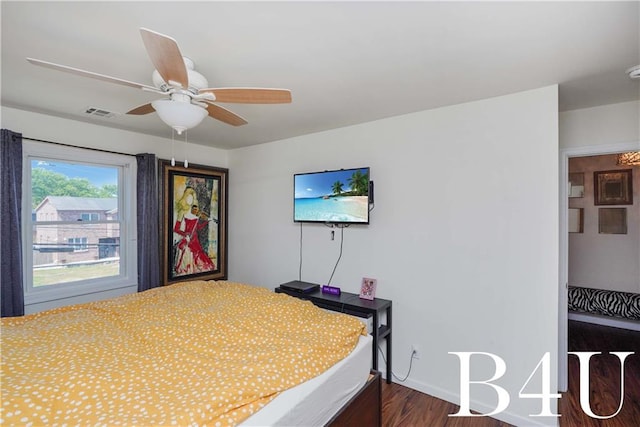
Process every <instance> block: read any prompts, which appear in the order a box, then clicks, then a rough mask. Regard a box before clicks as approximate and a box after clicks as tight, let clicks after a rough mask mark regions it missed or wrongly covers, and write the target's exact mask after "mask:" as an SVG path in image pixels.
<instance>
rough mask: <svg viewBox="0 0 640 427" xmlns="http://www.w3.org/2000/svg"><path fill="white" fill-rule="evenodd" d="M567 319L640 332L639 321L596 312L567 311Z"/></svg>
mask: <svg viewBox="0 0 640 427" xmlns="http://www.w3.org/2000/svg"><path fill="white" fill-rule="evenodd" d="M569 320H576V321H578V322H585V323H593V324H596V325H603V326H611V327H613V328H622V329H629V330H631V331H638V332H640V322H639V321H636V320H628V319H620V318H617V317H609V316H599V315H597V314H589V313H576V312H571V311H570V312H569Z"/></svg>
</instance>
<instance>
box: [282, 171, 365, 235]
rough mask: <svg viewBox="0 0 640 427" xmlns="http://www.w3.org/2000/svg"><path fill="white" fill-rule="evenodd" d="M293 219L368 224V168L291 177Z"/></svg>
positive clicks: (301, 174) (302, 174)
mask: <svg viewBox="0 0 640 427" xmlns="http://www.w3.org/2000/svg"><path fill="white" fill-rule="evenodd" d="M293 191H294V201H293V220H294V222H323V223H332V224H369V168H368V167H366V168H356V169H340V170H332V171H324V172H311V173H300V174H295V175H294V176H293Z"/></svg>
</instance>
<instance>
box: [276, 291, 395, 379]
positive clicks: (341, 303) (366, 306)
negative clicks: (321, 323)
mask: <svg viewBox="0 0 640 427" xmlns="http://www.w3.org/2000/svg"><path fill="white" fill-rule="evenodd" d="M294 282H297V280H295V281H294ZM290 283H291V282H290ZM275 292H277V293H284V294H287V295H291V296H292V297H296V298H300V299H304V300H308V301H311V302H312V303H313V304H315V305H317V306H318V307H321V308H324V309H327V310H331V311H339V312H341V313H346V314H351V315H354V316H358V315H359V314H360V315H362V316H360V317H368V316H369V315H371V316H373V332H372V333H371V335H372V336H373V349H372V353H373V354H372V356H373V357H372V361H373V369H375V370H377V369H378V342H379V340H381V339H386V341H387V384H391V301H390V300H387V299H382V298H375V299H374V300H373V301H369V300H366V299H361V298H360V296H359V295H358V294H352V293H350V292H342V293H341V294H340V295H330V294H323V293H322V291H321V290H320V289H318V290H317V291H314V292H311V293H304V292H297V291H292V290H289V289H284V288H281V287H279V286H278V287H277V288H275ZM383 312H386V315H387V319H386V323H387V324H386V325H378V322H379V319H380V315H381V314H382V313H383Z"/></svg>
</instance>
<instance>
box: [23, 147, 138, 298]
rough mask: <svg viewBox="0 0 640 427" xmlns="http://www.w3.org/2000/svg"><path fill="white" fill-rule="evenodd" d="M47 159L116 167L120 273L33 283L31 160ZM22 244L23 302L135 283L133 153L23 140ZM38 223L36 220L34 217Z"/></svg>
mask: <svg viewBox="0 0 640 427" xmlns="http://www.w3.org/2000/svg"><path fill="white" fill-rule="evenodd" d="M33 159H45V160H46V159H48V160H53V161H60V162H67V163H82V164H88V165H95V166H98V167H99V166H107V167H118V168H120V173H119V174H118V189H119V191H120V193H119V195H118V217H117V219H116V220H114V221H115V222H117V223H118V224H119V227H120V274H119V275H118V276H110V277H103V278H98V279H89V280H80V281H76V282H69V283H59V284H53V285H47V286H38V287H34V286H33V245H34V242H33V226H34V220H33V219H32V214H31V213H32V206H31V203H32V186H31V185H32V182H31V160H33ZM22 164H23V168H22V170H23V172H22V243H23V251H22V256H23V273H24V274H23V289H24V301H25V305H30V304H38V303H45V302H50V301H55V300H60V299H64V298H73V297H78V296H81V295H89V294H94V293H99V292H105V291H112V290H115V289H121V288H126V287H132V286H137V283H138V267H137V224H136V222H137V220H136V185H137V179H136V173H137V161H136V158H135V156H130V155H124V154H115V153H108V152H102V151H97V150H91V149H88V148H78V147H70V146H60V145H54V144H47V143H42V142H37V141H23V154H22ZM36 222H37V219H36Z"/></svg>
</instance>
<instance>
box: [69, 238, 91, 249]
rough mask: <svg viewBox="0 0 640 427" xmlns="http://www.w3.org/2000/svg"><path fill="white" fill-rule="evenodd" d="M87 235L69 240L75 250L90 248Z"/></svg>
mask: <svg viewBox="0 0 640 427" xmlns="http://www.w3.org/2000/svg"><path fill="white" fill-rule="evenodd" d="M87 240H88V239H87V238H86V237H71V238H70V239H69V240H68V242H69V246H70V247H72V248H73V251H74V252H85V251H88V250H89V246H88V245H87Z"/></svg>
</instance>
